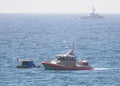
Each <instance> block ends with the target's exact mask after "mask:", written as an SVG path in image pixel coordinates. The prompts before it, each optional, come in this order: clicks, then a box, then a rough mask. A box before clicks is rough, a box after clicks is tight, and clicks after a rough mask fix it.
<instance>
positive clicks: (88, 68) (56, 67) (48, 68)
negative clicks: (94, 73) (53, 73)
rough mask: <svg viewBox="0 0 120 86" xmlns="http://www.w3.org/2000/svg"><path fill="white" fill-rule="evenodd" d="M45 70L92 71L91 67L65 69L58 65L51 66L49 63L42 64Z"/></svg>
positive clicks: (65, 67)
mask: <svg viewBox="0 0 120 86" xmlns="http://www.w3.org/2000/svg"><path fill="white" fill-rule="evenodd" d="M42 65H43V66H44V67H45V69H46V70H93V68H91V67H67V66H62V65H59V64H52V63H50V62H42Z"/></svg>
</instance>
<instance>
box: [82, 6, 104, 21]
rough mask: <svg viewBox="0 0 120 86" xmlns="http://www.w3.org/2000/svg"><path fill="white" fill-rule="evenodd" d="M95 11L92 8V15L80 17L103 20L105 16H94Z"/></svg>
mask: <svg viewBox="0 0 120 86" xmlns="http://www.w3.org/2000/svg"><path fill="white" fill-rule="evenodd" d="M95 11H96V10H95V8H94V7H92V13H89V15H88V16H83V17H81V19H105V16H102V15H99V14H96V13H95Z"/></svg>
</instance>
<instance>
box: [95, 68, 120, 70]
mask: <svg viewBox="0 0 120 86" xmlns="http://www.w3.org/2000/svg"><path fill="white" fill-rule="evenodd" d="M94 70H120V68H94Z"/></svg>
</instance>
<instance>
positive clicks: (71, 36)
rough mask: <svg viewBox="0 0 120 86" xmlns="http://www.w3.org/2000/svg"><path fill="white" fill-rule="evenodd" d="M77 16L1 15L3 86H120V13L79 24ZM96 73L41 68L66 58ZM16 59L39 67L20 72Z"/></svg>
mask: <svg viewBox="0 0 120 86" xmlns="http://www.w3.org/2000/svg"><path fill="white" fill-rule="evenodd" d="M80 16H82V15H79V14H0V86H120V14H106V15H105V17H106V18H105V19H93V20H92V19H91V20H90V19H80ZM73 42H74V46H75V54H76V56H77V59H78V60H80V59H84V60H87V61H88V62H89V64H90V65H91V66H92V67H94V68H95V69H94V70H84V71H83V70H81V71H59V70H57V71H56V70H44V67H43V66H42V65H41V64H40V63H41V62H42V61H44V60H53V59H54V56H55V55H56V54H60V53H66V52H67V51H69V50H70V49H71V47H72V43H73ZM17 59H22V60H24V59H30V60H34V62H35V64H36V65H41V68H28V69H19V68H16V66H17V65H20V63H19V62H17Z"/></svg>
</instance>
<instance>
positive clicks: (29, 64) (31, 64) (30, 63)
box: [17, 60, 40, 68]
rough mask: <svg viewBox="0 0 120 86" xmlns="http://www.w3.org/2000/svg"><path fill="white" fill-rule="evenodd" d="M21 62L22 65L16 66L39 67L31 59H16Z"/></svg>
mask: <svg viewBox="0 0 120 86" xmlns="http://www.w3.org/2000/svg"><path fill="white" fill-rule="evenodd" d="M17 61H19V62H22V65H19V66H17V68H39V67H40V66H36V65H35V64H34V61H33V60H22V61H21V60H17Z"/></svg>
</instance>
